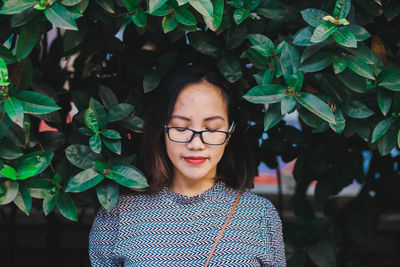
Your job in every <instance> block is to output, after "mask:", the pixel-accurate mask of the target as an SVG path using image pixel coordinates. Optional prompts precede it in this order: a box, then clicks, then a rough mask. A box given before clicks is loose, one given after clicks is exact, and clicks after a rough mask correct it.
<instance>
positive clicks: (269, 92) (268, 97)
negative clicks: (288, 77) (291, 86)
mask: <svg viewBox="0 0 400 267" xmlns="http://www.w3.org/2000/svg"><path fill="white" fill-rule="evenodd" d="M283 89H285V87H284V86H283V85H278V84H266V85H259V86H256V87H253V88H252V89H251V90H250V91H248V92H247V94H246V95H244V96H243V98H244V99H246V100H247V101H249V102H251V103H254V104H272V103H277V102H280V101H281V100H282V99H283V98H284V97H285V95H284V94H283V93H282V92H283Z"/></svg>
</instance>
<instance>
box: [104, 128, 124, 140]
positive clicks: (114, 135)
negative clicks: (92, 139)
mask: <svg viewBox="0 0 400 267" xmlns="http://www.w3.org/2000/svg"><path fill="white" fill-rule="evenodd" d="M101 134H102V135H103V136H105V137H107V138H110V139H121V135H120V134H119V132H117V131H115V130H111V129H104V130H102V131H101Z"/></svg>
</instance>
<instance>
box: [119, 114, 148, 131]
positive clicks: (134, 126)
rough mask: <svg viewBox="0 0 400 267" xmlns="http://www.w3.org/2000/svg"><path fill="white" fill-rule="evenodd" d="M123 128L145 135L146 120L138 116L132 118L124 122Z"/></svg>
mask: <svg viewBox="0 0 400 267" xmlns="http://www.w3.org/2000/svg"><path fill="white" fill-rule="evenodd" d="M122 123H123V126H124V127H125V128H127V129H128V130H130V131H133V132H136V133H143V128H144V120H143V119H142V118H140V117H138V116H134V117H132V116H130V117H127V118H125V119H123V120H122Z"/></svg>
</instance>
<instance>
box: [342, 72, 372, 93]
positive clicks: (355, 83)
mask: <svg viewBox="0 0 400 267" xmlns="http://www.w3.org/2000/svg"><path fill="white" fill-rule="evenodd" d="M336 77H337V78H338V79H339V80H340V81H341V82H342V83H344V84H345V85H346V86H347V87H348V88H350V89H351V90H352V91H354V92H357V93H365V92H367V83H366V81H365V78H363V77H361V76H359V75H357V74H355V73H354V72H352V71H350V70H345V71H343V72H341V73H339V74H338V75H337V76H336Z"/></svg>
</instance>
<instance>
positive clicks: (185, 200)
mask: <svg viewBox="0 0 400 267" xmlns="http://www.w3.org/2000/svg"><path fill="white" fill-rule="evenodd" d="M224 188H225V182H224V181H223V180H218V181H217V182H215V184H214V185H213V186H212V187H211V188H209V189H207V190H206V191H204V192H202V193H200V194H199V195H195V196H186V195H182V194H180V193H177V192H175V191H173V190H171V189H170V188H169V187H168V186H165V187H164V188H163V189H161V193H162V194H165V195H166V196H168V197H169V198H170V199H172V200H174V202H176V203H180V204H194V203H197V202H203V201H206V200H210V199H213V198H214V196H215V195H217V194H218V193H220V192H221V191H223V190H224Z"/></svg>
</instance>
